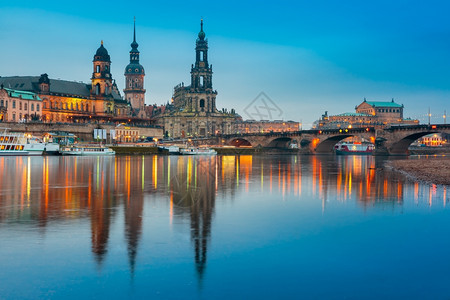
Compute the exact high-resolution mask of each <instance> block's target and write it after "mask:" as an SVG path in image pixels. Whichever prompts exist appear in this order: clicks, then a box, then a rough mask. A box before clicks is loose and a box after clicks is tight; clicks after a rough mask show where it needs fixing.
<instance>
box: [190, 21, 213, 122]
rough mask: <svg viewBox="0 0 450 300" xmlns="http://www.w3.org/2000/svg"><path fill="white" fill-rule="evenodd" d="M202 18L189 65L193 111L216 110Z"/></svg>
mask: <svg viewBox="0 0 450 300" xmlns="http://www.w3.org/2000/svg"><path fill="white" fill-rule="evenodd" d="M205 36H206V35H205V32H204V31H203V19H202V20H201V21H200V32H199V33H198V38H197V40H196V42H195V64H194V65H192V66H191V89H190V92H191V93H194V94H196V96H197V97H195V98H196V99H194V103H193V107H192V109H193V111H195V112H206V113H214V112H216V96H217V92H216V91H213V89H212V74H213V72H212V65H211V66H210V65H209V64H208V39H205Z"/></svg>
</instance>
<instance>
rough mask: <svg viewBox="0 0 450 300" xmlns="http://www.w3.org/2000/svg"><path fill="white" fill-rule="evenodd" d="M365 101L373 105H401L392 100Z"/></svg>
mask: <svg viewBox="0 0 450 300" xmlns="http://www.w3.org/2000/svg"><path fill="white" fill-rule="evenodd" d="M366 103H367V104H369V105H371V106H373V107H403V105H400V104H397V103H395V102H394V101H366Z"/></svg>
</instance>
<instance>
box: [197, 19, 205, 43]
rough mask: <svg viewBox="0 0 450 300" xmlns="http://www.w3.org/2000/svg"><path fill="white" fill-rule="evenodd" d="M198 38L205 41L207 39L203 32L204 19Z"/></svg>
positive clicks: (201, 21) (201, 22)
mask: <svg viewBox="0 0 450 300" xmlns="http://www.w3.org/2000/svg"><path fill="white" fill-rule="evenodd" d="M198 38H199V39H200V40H201V41H203V40H204V39H205V32H204V31H203V18H201V20H200V32H199V33H198Z"/></svg>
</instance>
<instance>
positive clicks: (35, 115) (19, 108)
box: [0, 85, 42, 122]
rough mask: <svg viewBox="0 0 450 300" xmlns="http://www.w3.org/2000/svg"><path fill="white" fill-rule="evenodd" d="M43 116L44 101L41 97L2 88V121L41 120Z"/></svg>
mask: <svg viewBox="0 0 450 300" xmlns="http://www.w3.org/2000/svg"><path fill="white" fill-rule="evenodd" d="M41 115H42V99H41V98H40V97H39V95H37V94H36V93H33V92H26V91H19V90H13V89H8V88H5V87H4V86H3V85H1V86H0V121H5V122H20V121H21V120H24V119H34V120H39V119H40V118H41Z"/></svg>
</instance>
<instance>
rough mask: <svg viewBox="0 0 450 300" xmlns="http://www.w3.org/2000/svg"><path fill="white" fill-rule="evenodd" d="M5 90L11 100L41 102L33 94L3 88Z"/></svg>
mask: <svg viewBox="0 0 450 300" xmlns="http://www.w3.org/2000/svg"><path fill="white" fill-rule="evenodd" d="M5 90H6V91H7V92H8V94H9V96H10V97H12V98H21V99H24V100H38V101H42V99H41V98H39V96H38V95H37V94H36V93H33V92H25V91H18V90H13V89H7V88H5Z"/></svg>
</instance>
